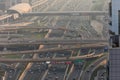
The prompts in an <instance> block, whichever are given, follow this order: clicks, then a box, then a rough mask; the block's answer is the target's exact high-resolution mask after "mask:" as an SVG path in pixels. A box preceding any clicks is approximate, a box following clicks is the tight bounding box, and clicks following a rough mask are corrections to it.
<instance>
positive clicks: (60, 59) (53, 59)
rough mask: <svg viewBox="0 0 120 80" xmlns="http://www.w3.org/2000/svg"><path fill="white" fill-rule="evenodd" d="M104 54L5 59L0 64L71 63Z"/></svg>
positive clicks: (1, 59)
mask: <svg viewBox="0 0 120 80" xmlns="http://www.w3.org/2000/svg"><path fill="white" fill-rule="evenodd" d="M103 55H104V53H101V54H97V55H94V53H92V54H88V55H83V56H76V57H62V58H40V59H6V58H0V62H7V63H11V62H15V63H16V62H22V63H23V62H44V61H73V60H76V59H90V58H96V57H101V56H103Z"/></svg>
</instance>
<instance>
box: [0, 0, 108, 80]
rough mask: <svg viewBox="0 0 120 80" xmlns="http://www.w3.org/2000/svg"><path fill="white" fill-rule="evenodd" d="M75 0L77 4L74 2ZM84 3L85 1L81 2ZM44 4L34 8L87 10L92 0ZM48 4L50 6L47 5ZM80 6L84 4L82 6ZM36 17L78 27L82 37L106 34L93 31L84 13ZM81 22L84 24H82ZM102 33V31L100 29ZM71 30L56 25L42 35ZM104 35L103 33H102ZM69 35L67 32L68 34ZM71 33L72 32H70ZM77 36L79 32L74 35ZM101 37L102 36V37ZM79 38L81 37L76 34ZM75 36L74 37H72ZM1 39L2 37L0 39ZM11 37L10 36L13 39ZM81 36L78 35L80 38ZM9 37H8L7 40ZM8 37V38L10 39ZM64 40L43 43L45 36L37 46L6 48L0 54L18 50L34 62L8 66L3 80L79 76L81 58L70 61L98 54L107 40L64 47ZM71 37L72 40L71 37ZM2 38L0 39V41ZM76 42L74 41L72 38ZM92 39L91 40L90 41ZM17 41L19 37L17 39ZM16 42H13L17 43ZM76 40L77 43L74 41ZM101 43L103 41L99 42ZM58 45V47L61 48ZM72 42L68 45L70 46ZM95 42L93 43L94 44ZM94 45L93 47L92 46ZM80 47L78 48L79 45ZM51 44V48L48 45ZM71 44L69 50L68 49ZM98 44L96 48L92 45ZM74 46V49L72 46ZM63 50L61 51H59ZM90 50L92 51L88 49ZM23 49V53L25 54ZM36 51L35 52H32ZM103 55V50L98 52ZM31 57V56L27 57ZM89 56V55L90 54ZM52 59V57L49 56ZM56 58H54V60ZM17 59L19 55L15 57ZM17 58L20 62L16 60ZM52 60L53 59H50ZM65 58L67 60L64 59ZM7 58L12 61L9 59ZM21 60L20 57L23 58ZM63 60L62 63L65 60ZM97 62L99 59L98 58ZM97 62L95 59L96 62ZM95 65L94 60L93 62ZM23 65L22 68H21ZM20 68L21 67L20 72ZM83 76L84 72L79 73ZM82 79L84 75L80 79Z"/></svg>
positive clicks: (49, 0) (75, 79) (52, 23)
mask: <svg viewBox="0 0 120 80" xmlns="http://www.w3.org/2000/svg"><path fill="white" fill-rule="evenodd" d="M73 3H74V4H73ZM78 3H79V4H78ZM84 3H86V4H84ZM44 5H46V6H41V7H40V8H39V10H38V11H66V10H67V11H79V10H80V11H85V10H88V11H90V10H91V8H92V6H93V5H94V3H93V0H89V1H85V0H74V1H73V0H47V2H46V3H44ZM49 5H50V6H49ZM83 7H84V8H83ZM38 19H40V20H41V21H45V22H46V23H45V25H47V26H53V27H57V28H58V29H59V28H60V27H65V29H68V30H69V29H71V28H72V29H74V28H75V30H77V29H78V28H80V29H78V30H80V31H79V33H78V35H79V34H82V40H88V39H90V40H93V39H95V40H98V39H101V37H102V39H104V40H105V41H107V40H106V38H107V37H106V36H104V34H102V36H99V37H98V35H97V32H96V31H95V30H94V29H93V28H92V27H91V26H90V23H89V21H90V17H89V16H86V17H83V16H81V17H75V16H71V17H68V16H55V17H54V16H52V17H51V16H45V17H39V18H38ZM83 26H84V27H83ZM103 33H105V32H104V31H103ZM68 34H71V32H69V31H66V30H65V31H64V30H57V29H51V28H50V29H48V33H47V34H46V35H45V37H44V39H46V40H47V39H48V38H51V39H52V38H56V39H57V38H64V37H65V35H68ZM74 34H75V33H72V35H74ZM105 35H106V34H105ZM70 36H71V35H70ZM73 37H74V36H73ZM77 37H79V36H77ZM103 37H104V38H103ZM80 38H81V37H80ZM75 39H76V38H75ZM3 40H4V39H3ZM13 40H14V39H13ZM80 40H81V39H80ZM8 41H10V40H8ZM11 41H12V40H11ZM26 41H28V42H25V43H23V44H27V43H28V44H30V43H32V42H30V43H29V40H26ZM54 41H55V40H53V42H51V44H54ZM63 41H64V40H61V42H59V41H58V42H57V40H56V42H57V43H55V45H47V44H48V43H50V42H49V40H48V41H47V42H48V43H46V42H43V44H46V45H42V44H40V43H39V44H40V46H39V49H38V50H36V49H37V48H38V47H37V48H36V49H35V50H34V49H33V50H31V49H30V50H28V52H27V51H26V52H25V51H23V52H22V51H20V52H19V51H17V52H15V51H10V52H9V50H8V52H7V51H5V52H3V53H1V54H0V55H8V54H17V53H21V54H24V55H23V59H24V58H25V59H26V62H27V59H28V62H31V61H32V60H33V61H34V60H35V62H34V63H26V62H25V63H19V64H18V66H17V67H16V68H15V69H14V68H13V69H12V68H8V69H7V70H6V72H7V74H6V76H5V77H6V80H80V76H81V72H82V68H83V66H84V62H81V63H78V64H73V63H71V61H72V60H73V61H74V60H76V59H83V60H84V59H86V58H80V57H82V56H85V57H86V56H87V57H89V56H88V55H92V53H94V56H96V55H98V56H97V57H101V56H99V55H101V53H104V48H105V47H106V46H107V44H104V45H101V44H100V46H99V45H98V44H99V43H98V44H97V43H96V45H94V44H92V43H91V44H88V45H87V44H86V46H85V44H84V45H83V46H82V44H80V43H79V44H80V45H79V46H78V45H77V46H78V47H79V48H78V47H76V48H77V49H76V48H74V46H73V45H67V47H65V48H64V47H63V46H64V45H65V44H67V41H66V42H65V43H64V45H63V44H62V43H63ZM73 41H74V40H73ZM73 41H72V40H71V42H69V43H68V44H70V43H72V42H73ZM3 42H4V41H3ZM3 42H1V43H0V44H3ZM75 42H76V41H75ZM93 42H94V41H93ZM18 43H19V41H18ZM18 43H17V44H18ZM76 44H78V43H76ZM102 44H103V43H102ZM61 46H62V49H61ZM70 46H72V47H70ZM94 46H95V47H94ZM96 46H97V47H96ZM81 47H82V48H81ZM52 48H53V49H52ZM72 48H73V50H71V49H72ZM96 48H98V49H96ZM74 49H75V50H74ZM63 50H64V51H63ZM91 50H93V51H91ZM25 53H26V54H25ZM30 53H34V54H33V55H32V56H30V57H29V56H28V55H29V54H30ZM35 53H36V54H35ZM102 56H104V54H103V55H102ZM31 57H32V58H31ZM91 58H93V56H92V57H91ZM2 59H4V58H0V61H1V62H2ZM51 59H53V60H51ZM57 59H58V60H57ZM5 60H6V61H4V60H3V62H9V61H11V60H12V59H10V60H9V59H8V60H7V59H5ZM19 60H21V59H19ZM19 60H18V61H17V60H16V61H17V62H20V61H19ZM45 61H48V62H49V61H50V62H51V63H47V62H46V63H45ZM52 61H53V62H52ZM66 61H67V62H66ZM11 62H15V60H14V61H11ZM23 62H24V60H23ZM65 62H66V63H65ZM100 62H101V61H100ZM98 63H99V62H98ZM13 65H14V66H16V65H17V63H13ZM95 65H97V64H95ZM23 67H24V68H23ZM20 69H22V70H23V71H22V72H21V70H20ZM83 77H84V76H83ZM83 80H85V79H83Z"/></svg>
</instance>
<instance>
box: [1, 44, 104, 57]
mask: <svg viewBox="0 0 120 80" xmlns="http://www.w3.org/2000/svg"><path fill="white" fill-rule="evenodd" d="M105 46H106V45H104V44H99V43H96V44H84V45H80V46H73V47H60V48H49V49H40V50H27V51H14V52H13V51H12V52H10V51H5V52H0V56H2V55H18V54H19V55H20V54H39V53H43V52H56V51H66V50H74V49H80V48H96V47H105Z"/></svg>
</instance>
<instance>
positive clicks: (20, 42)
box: [0, 39, 108, 46]
mask: <svg viewBox="0 0 120 80" xmlns="http://www.w3.org/2000/svg"><path fill="white" fill-rule="evenodd" d="M93 43H94V44H96V43H101V44H108V41H107V40H81V39H41V40H17V39H16V40H6V41H0V46H17V45H38V44H39V45H40V44H41V45H59V44H61V45H73V44H93Z"/></svg>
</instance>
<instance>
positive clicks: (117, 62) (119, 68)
mask: <svg viewBox="0 0 120 80" xmlns="http://www.w3.org/2000/svg"><path fill="white" fill-rule="evenodd" d="M109 80H120V49H119V48H113V49H110V56H109Z"/></svg>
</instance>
